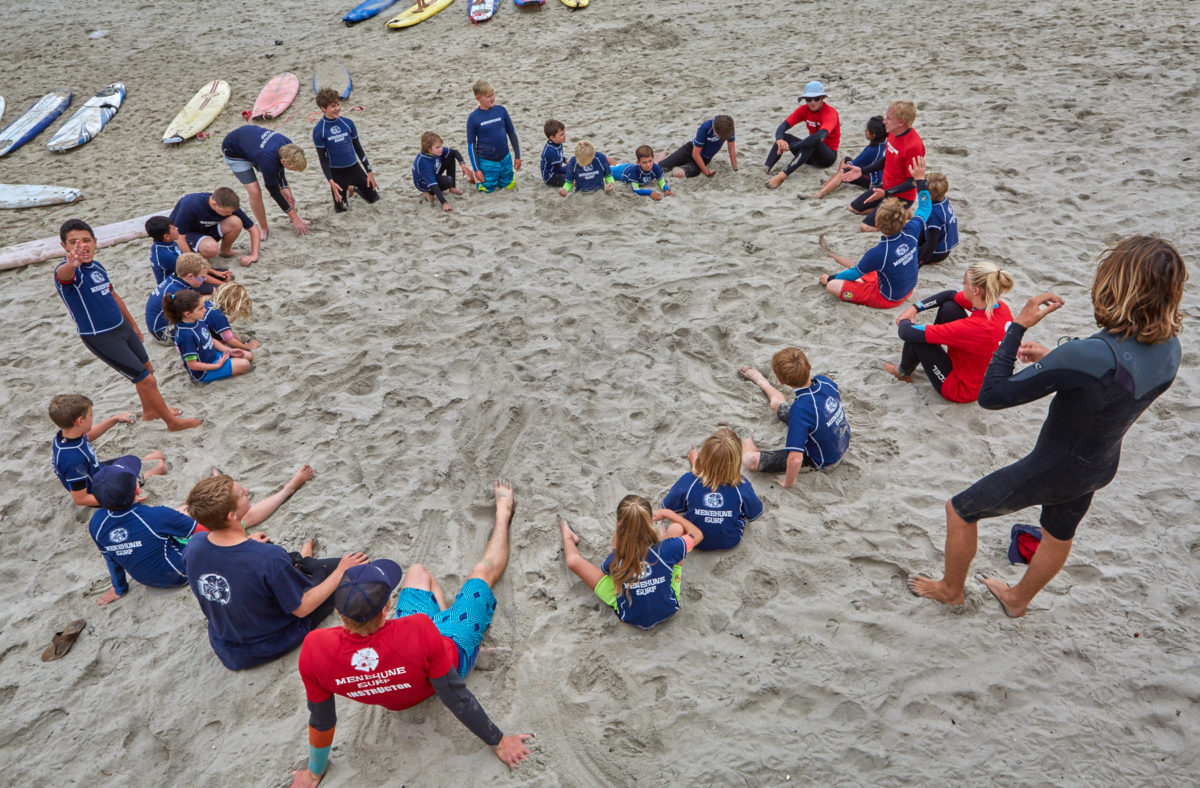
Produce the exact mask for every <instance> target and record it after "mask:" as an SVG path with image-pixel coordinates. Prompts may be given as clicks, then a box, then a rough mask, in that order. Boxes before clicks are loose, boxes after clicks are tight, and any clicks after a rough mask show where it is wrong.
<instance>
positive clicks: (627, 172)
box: [612, 145, 671, 202]
mask: <svg viewBox="0 0 1200 788" xmlns="http://www.w3.org/2000/svg"><path fill="white" fill-rule="evenodd" d="M633 155H634V157H635V158H636V159H637V164H614V165H612V175H613V178H614V179H615V180H618V181H621V182H623V183H628V184H631V185H632V186H633V193H634V194H640V195H642V196H644V197H649V198H650V199H651V200H654V201H656V202H657V201H658V200H661V199H662V198H663V197H669V196H671V187H670V186H668V185H667V179H666V176H665V175H664V173H663V169H662V167H660V166H658V165H657V164H655V163H654V148H651V147H650V146H649V145H642V146H641V147H639V148H638V149H637V150H636V151H634V154H633ZM655 184H658V188H659V189H661V191H657V192H656V191H654V185H655Z"/></svg>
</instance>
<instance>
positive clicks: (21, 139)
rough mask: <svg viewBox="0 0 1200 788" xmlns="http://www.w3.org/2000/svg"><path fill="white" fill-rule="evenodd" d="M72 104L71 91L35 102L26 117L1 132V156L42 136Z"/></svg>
mask: <svg viewBox="0 0 1200 788" xmlns="http://www.w3.org/2000/svg"><path fill="white" fill-rule="evenodd" d="M70 103H71V91H69V90H56V91H54V92H53V93H47V94H46V95H44V96H42V97H41V98H40V99H38V100H37V101H35V102H34V104H33V106H32V107H30V108H29V109H27V110H26V111H25V114H24V115H22V116H21V117H19V118H17V119H16V120H15V121H13V122H12V123H10V124H9V125H8V127H7V128H6V129H4V131H0V156H3V155H5V154H7V153H11V152H12V151H14V150H16V149H17V148H19V147H21V146H22V145H24V144H25V143H26V142H29V141H30V140H31V139H33V138H34V137H36V136H37V135H38V134H40V133H41V131H42V129H44V128H46V127H47V126H49V125H50V124H51V123H53V122H54V119H55V118H57V117H58V116H59V115H61V114H62V111H63V110H64V109H66V108H67V106H68V105H69V104H70Z"/></svg>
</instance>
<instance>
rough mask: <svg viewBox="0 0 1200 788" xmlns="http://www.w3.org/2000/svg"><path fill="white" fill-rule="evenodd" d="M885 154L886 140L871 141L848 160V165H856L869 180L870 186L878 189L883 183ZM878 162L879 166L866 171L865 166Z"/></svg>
mask: <svg viewBox="0 0 1200 788" xmlns="http://www.w3.org/2000/svg"><path fill="white" fill-rule="evenodd" d="M886 154H887V141H886V140H885V141H884V142H873V143H871V144H870V145H868V146H867V147H865V148H863V149H862V151H860V152H859V154H858V155H857V156H855V157H854V158H853V159H851V160H850V165H851V166H853V167H858V168H859V169H860V170H862V171H863V175H866V176H867V177H868V178H869V179H870V180H871V188H872V189H878V188H879V185H880V184H882V183H883V157H884V156H885V155H886ZM876 162H878V164H879V168H878V169H874V170H873V171H871V172H868V171H867V167H870V166H871V165H873V164H875V163H876Z"/></svg>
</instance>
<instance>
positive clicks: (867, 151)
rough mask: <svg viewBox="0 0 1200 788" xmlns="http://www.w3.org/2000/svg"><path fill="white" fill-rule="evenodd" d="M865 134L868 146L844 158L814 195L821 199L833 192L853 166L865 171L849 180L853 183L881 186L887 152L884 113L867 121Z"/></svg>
mask: <svg viewBox="0 0 1200 788" xmlns="http://www.w3.org/2000/svg"><path fill="white" fill-rule="evenodd" d="M865 134H866V138H867V147H865V148H863V149H862V150H861V151H859V154H858V155H857V156H855V157H854V158H853V159H842V166H841V167H839V168H838V171H837V172H835V173H834V174H833V175H831V176H830V177H829V180H827V181H825V183H824V185H822V186H821V188H820V190H819V191H817V193H816V194H814V195H813V197H815V198H816V199H818V200H820V199H822V198H824V197H828V196H829V195H830V194H833V193H834V191H836V190H837V187H839V186H841V185H842V183H843V181H842V175H844V174H845V173H847V172H849V171H850V168H851V167H858V168H859V169H860V170H863V171H864V172H863V174H862V175H861V176H860V177H858V178H856V179H855V180H852V181H849V183H850V184H851V185H853V186H857V187H859V188H860V189H877V188H879V186H880V184H882V183H883V170H882V169H880V168H882V166H883V157H884V156H885V155H886V154H887V128H885V127H884V125H883V116H882V115H874V116H872V117H871V119H870V120H868V121H867V130H866V132H865ZM875 165H878V167H876V166H875ZM868 168H871V169H870V171H867V170H868Z"/></svg>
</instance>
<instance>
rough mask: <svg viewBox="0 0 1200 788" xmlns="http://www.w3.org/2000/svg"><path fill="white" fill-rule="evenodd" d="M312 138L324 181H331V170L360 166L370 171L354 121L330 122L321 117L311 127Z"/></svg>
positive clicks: (339, 119)
mask: <svg viewBox="0 0 1200 788" xmlns="http://www.w3.org/2000/svg"><path fill="white" fill-rule="evenodd" d="M312 138H313V147H315V148H316V149H317V159H318V160H320V162H321V171H322V172H323V173H324V174H325V180H327V181H329V180H333V173H332V172H331V168H338V169H341V168H343V167H353V166H354V165H356V164H362V166H363V169H364V170H366V171H367V172H370V171H371V164H370V163H369V162H368V161H367V154H366V153H365V152H364V151H363V149H362V145H361V144H360V143H359V141H358V128H357V127H356V126H355V125H354V121H352V120H350V119H348V118H342V117H338V118H337V119H336V120H330V119H329V118H327V117H325V116H324V115H322V116H321V118H320V120H318V121H317V122H316V125H314V126H313V132H312Z"/></svg>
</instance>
